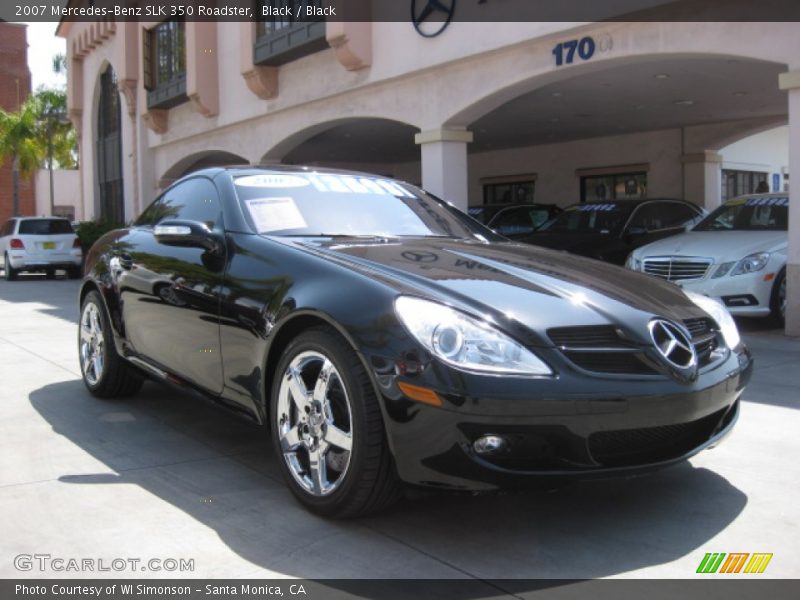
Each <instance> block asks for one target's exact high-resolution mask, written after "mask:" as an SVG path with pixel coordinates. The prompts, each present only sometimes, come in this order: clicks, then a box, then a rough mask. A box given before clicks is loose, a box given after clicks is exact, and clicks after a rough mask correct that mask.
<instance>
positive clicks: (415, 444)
mask: <svg viewBox="0 0 800 600" xmlns="http://www.w3.org/2000/svg"><path fill="white" fill-rule="evenodd" d="M751 371H752V359H751V357H750V355H749V353H748V352H747V350H746V349H744V348H743V347H742V348H740V349H739V351H738V352H736V353H730V356H729V357H728V359H727V360H725V361H724V362H723V364H721V365H719V366H718V367H717V368H715V369H713V370H712V371H710V372H706V373H704V374H703V375H701V377H700V378H699V379H698V380H697V381H696V382H695V383H694V384H691V385H684V386H683V389H680V385H681V384H675V382H669V381H664V382H661V384H658V383H655V382H636V381H631V382H623V381H619V380H617V381H616V384H615V385H611V386H609V385H608V384H607V383H606V384H604V383H603V382H600V383H599V384H598V386H597V388H598V389H597V391H596V392H595V393H586V392H583V393H580V394H575V393H572V394H570V393H569V392H567V391H564V392H562V393H561V394H560V395H553V394H552V393H548V394H547V395H546V396H545V397H541V398H531V397H530V395H528V397H525V398H519V397H518V398H517V399H516V403H518V404H520V405H521V404H524V405H525V407H526V408H525V410H524V411H509V407H510V406H511V405H512V404H513V403H514V402H515V400H512V399H510V398H506V399H503V400H501V399H496V400H492V399H486V398H480V399H478V398H464V399H463V400H464V402H463V403H462V404H461V406H460V407H458V408H456V409H455V410H453V409H445V408H438V407H432V406H427V405H425V404H420V403H416V402H412V401H410V400H407V399H405V398H404V397H397V396H395V395H394V394H391V393H387V390H386V388H384V393H383V402H384V409H385V411H384V414H385V417H386V419H387V431H388V434H389V441H390V444H391V446H392V449H393V452H394V456H395V462H396V465H397V470H398V474H399V476H400V478H401V479H403V480H404V481H405V482H407V483H411V484H415V485H422V486H429V487H437V488H447V489H455V490H470V491H491V490H497V489H515V488H526V487H531V486H540V485H542V483H543V482H548V481H550V480H551V479H565V478H578V479H587V478H595V477H608V476H625V475H631V474H635V473H637V472H643V471H648V470H653V469H658V468H661V467H664V466H667V465H670V464H673V463H676V462H679V461H683V460H685V459H687V458H689V457H691V456H693V455H694V454H696V453H698V452H700V451H701V450H703V449H704V448H707V447H710V446H713V445H715V444H717V443H719V441H720V440H721V439H722V438H723V437H725V436H726V435H727V434H728V433H729V432H730V430H731V429H732V427H733V425H734V423H735V422H736V419H737V418H738V410H739V398H740V396H741V394H742V392H743V391H744V387H745V385H746V384H747V382H748V380H749V377H750V374H751ZM561 383H562V384H563V385H562V389H563V390H570V389H574V386H571V385H570V382H569V381H562V382H561ZM584 384H585V382H584ZM529 385H530V384H529ZM603 388H605V389H603ZM583 389H586V388H583ZM614 389H615V390H616V391H613V390H614ZM623 390H624V391H623ZM514 412H517V414H514ZM487 434H494V435H500V436H502V437H504V438H505V439H506V440H507V441H508V448H507V449H506V450H505V451H504V452H502V453H499V454H495V455H481V456H479V455H478V454H476V453H475V452H474V450H473V447H472V444H473V442H474V441H475V439H477V438H478V437H480V436H482V435H487Z"/></svg>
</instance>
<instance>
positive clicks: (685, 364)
mask: <svg viewBox="0 0 800 600" xmlns="http://www.w3.org/2000/svg"><path fill="white" fill-rule="evenodd" d="M647 327H648V329H649V330H650V337H651V338H652V340H653V344H655V347H656V350H657V351H658V353H659V354H660V355H661V358H662V359H663V360H664V362H665V363H666V364H667V366H668V367H670V368H671V369H672V370H673V371H677V374H679V375H681V376H682V377H685V378H688V379H694V377H695V376H696V375H697V353H696V352H695V349H694V345H693V344H692V340H691V339H690V338H689V335H688V334H687V333H686V332H685V331H684V330H683V328H682V327H680V326H679V325H677V324H675V323H673V322H671V321H667V320H666V319H653V320H652V321H650V323H649V324H648V326H647Z"/></svg>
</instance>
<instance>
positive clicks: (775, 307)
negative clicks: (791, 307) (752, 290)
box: [769, 267, 786, 327]
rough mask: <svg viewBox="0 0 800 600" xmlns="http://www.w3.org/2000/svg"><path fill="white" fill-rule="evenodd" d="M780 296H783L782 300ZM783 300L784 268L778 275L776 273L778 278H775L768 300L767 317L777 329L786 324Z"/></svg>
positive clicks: (784, 295) (784, 287)
mask: <svg viewBox="0 0 800 600" xmlns="http://www.w3.org/2000/svg"><path fill="white" fill-rule="evenodd" d="M781 290H782V291H781ZM781 294H783V298H781ZM785 300H786V267H784V268H783V269H781V271H780V273H778V276H777V277H776V278H775V283H774V284H773V285H772V294H771V296H770V299H769V308H770V315H769V317H770V319H772V322H773V323H775V325H777V326H778V327H783V326H784V325H785V323H786V314H785Z"/></svg>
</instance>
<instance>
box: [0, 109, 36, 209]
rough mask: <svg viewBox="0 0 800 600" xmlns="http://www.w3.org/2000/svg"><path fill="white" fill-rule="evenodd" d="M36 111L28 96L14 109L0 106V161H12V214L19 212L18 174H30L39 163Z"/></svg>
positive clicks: (27, 175)
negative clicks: (9, 109)
mask: <svg viewBox="0 0 800 600" xmlns="http://www.w3.org/2000/svg"><path fill="white" fill-rule="evenodd" d="M39 129H40V123H39V112H38V110H37V106H36V103H33V102H31V101H30V98H29V99H28V100H26V101H25V103H24V104H23V105H22V106H21V107H20V109H19V110H18V111H17V112H14V113H9V112H6V111H4V110H2V109H0V163H2V162H5V161H6V160H8V159H11V160H12V161H13V163H12V181H13V190H14V191H13V194H14V215H15V216H16V215H18V214H19V177H20V175H22V176H23V177H26V178H27V177H30V176H31V175H33V174H34V173H35V172H36V170H37V169H38V168H39V166H40V165H41V164H42V158H43V153H42V146H41V137H40V135H39V134H38V130H39Z"/></svg>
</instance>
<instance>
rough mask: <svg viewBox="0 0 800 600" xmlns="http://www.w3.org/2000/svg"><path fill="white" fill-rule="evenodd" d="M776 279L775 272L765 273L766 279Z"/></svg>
mask: <svg viewBox="0 0 800 600" xmlns="http://www.w3.org/2000/svg"><path fill="white" fill-rule="evenodd" d="M773 279H775V273H767V274H766V275H764V281H772V280H773Z"/></svg>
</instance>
